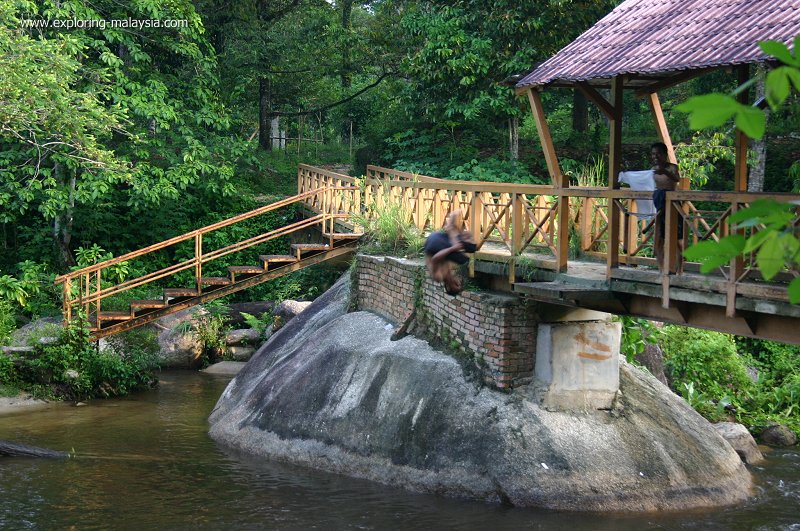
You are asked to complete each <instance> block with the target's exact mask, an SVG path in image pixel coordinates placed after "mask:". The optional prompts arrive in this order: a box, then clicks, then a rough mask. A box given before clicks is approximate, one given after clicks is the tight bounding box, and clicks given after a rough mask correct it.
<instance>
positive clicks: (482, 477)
mask: <svg viewBox="0 0 800 531" xmlns="http://www.w3.org/2000/svg"><path fill="white" fill-rule="evenodd" d="M347 298H348V285H347V284H346V282H345V280H342V281H340V282H338V283H337V284H336V285H335V286H334V287H333V288H332V289H331V290H329V291H328V292H327V293H325V294H324V295H323V296H321V297H320V298H319V299H318V300H317V301H315V302H314V304H312V305H311V306H310V307H309V308H307V309H306V310H305V311H303V312H302V313H300V314H299V315H298V316H297V317H295V318H294V319H293V320H292V321H290V322H289V323H288V324H287V325H286V326H285V327H283V328H282V329H281V330H280V331H278V332H276V333H275V334H274V335H273V336H272V337H271V338H270V340H269V341H268V342H267V343H266V344H264V345H263V346H262V347H261V348H260V349H259V350H258V351H257V352H256V354H255V355H254V356H253V358H252V359H251V360H250V362H249V363H248V364H247V365H246V366H245V367H244V369H243V370H242V371H241V372H240V373H239V374H238V375H237V376H236V378H234V379H233V380H232V381H231V383H230V384H229V386H228V387H227V389H226V390H225V392H224V393H223V395H222V397H221V398H220V400H219V402H218V403H217V405H216V407H215V409H214V411H213V412H212V414H211V417H210V419H209V421H210V426H211V427H210V434H211V436H212V437H213V438H214V439H216V440H217V441H219V442H220V443H222V444H223V445H226V446H229V447H232V448H234V449H238V450H239V451H243V452H245V453H248V454H252V455H257V456H262V457H264V458H269V459H278V460H283V461H287V462H291V463H296V464H300V465H305V466H310V467H314V468H318V469H322V470H328V471H331V472H337V473H341V474H346V475H350V476H354V477H359V478H366V479H370V480H374V481H378V482H381V483H386V484H390V485H393V486H398V487H403V488H406V489H410V490H416V491H425V492H432V493H438V494H443V495H448V496H454V497H468V498H474V499H480V500H486V501H491V502H504V503H509V504H513V505H519V506H538V507H548V508H553V509H563V510H583V511H586V510H591V511H651V510H661V509H683V508H688V507H702V506H712V505H722V504H730V503H735V502H738V501H741V500H743V499H744V498H746V497H747V496H748V494H749V493H750V488H751V478H750V475H749V473H748V472H747V470H746V468H745V467H744V465H743V464H742V462H741V460H740V459H739V456H738V455H737V454H736V452H734V450H733V449H732V448H731V446H730V445H729V444H728V443H727V442H726V441H725V440H724V439H723V438H722V437H720V435H719V434H718V433H717V432H716V431H715V430H714V428H713V426H711V424H709V423H708V422H707V421H706V420H705V419H703V418H702V417H701V416H700V415H698V414H697V413H696V412H695V411H694V410H692V409H691V408H690V407H689V406H688V405H687V404H686V403H685V402H684V401H683V400H682V399H681V398H680V397H678V396H676V395H675V394H673V393H672V392H671V391H670V390H669V389H668V388H667V387H665V386H664V385H662V384H661V383H659V382H658V381H657V380H656V379H655V378H653V377H652V376H650V375H648V374H645V373H644V372H643V371H640V370H639V369H636V368H635V367H632V366H631V365H628V364H626V363H622V368H621V374H620V389H621V393H620V397H619V399H618V400H617V402H616V404H615V406H614V407H613V408H612V409H611V410H605V411H599V410H589V411H584V412H568V413H567V412H553V411H546V410H545V409H543V408H541V407H540V406H539V404H538V402H537V400H536V398H535V397H534V396H532V395H533V393H532V392H531V390H530V389H528V388H520V389H517V390H515V391H514V392H513V393H510V394H509V393H503V392H500V391H496V390H492V389H489V388H487V387H482V386H481V385H480V384H479V383H478V382H476V381H475V380H474V379H472V378H469V377H468V376H466V375H465V372H464V369H463V368H462V366H461V365H460V364H459V362H458V361H457V360H456V359H454V358H452V357H450V356H449V355H447V354H443V353H442V352H439V351H436V350H434V349H433V348H431V347H430V345H429V344H428V343H427V342H425V341H422V340H419V339H416V338H414V337H412V336H408V337H405V338H403V339H401V340H399V341H395V342H392V341H390V335H391V330H386V329H385V326H386V322H385V321H384V320H383V319H381V318H380V317H378V316H376V315H374V314H371V313H367V312H355V313H350V314H346V313H345V312H346V309H347ZM529 387H532V386H529Z"/></svg>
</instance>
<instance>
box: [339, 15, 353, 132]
mask: <svg viewBox="0 0 800 531" xmlns="http://www.w3.org/2000/svg"><path fill="white" fill-rule="evenodd" d="M339 3H340V5H341V7H342V30H343V31H344V34H345V35H346V38H345V40H344V41H343V42H342V72H341V74H340V80H341V85H342V94H347V93H348V92H349V91H350V87H352V86H353V65H352V57H351V54H350V45H351V44H350V31H351V29H352V28H353V20H352V14H353V0H340V2H339ZM343 111H344V112H343V113H342V115H343V116H344V119H343V120H342V126H341V138H342V144H344V143H345V142H346V141H347V135H348V133H349V132H350V131H352V129H353V127H352V121H353V115H352V111H351V110H350V103H348V104H347V105H345V107H344V109H343Z"/></svg>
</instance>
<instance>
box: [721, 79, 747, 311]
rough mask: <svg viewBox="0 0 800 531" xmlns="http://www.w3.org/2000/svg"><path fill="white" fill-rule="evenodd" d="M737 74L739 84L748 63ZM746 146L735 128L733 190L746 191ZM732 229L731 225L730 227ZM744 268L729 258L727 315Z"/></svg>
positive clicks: (743, 99) (743, 100)
mask: <svg viewBox="0 0 800 531" xmlns="http://www.w3.org/2000/svg"><path fill="white" fill-rule="evenodd" d="M736 73H737V76H738V83H739V85H740V86H741V85H742V84H744V83H746V82H747V80H748V78H749V77H750V67H749V66H748V65H740V66H739V67H737V69H736ZM736 99H737V100H738V101H739V103H743V104H747V100H748V94H747V91H746V90H744V91H742V92H740V93H739V94H737V96H736ZM747 147H748V138H747V135H745V134H744V133H743V132H742V131H741V130H740V129H739V128H736V142H735V147H734V150H735V152H736V165H735V168H734V190H735V191H737V192H746V191H747V184H748V182H747V180H748V179H747ZM738 209H739V204H738V203H733V204H732V205H731V214H734V213H735V212H736V211H737V210H738ZM731 229H732V227H731ZM731 232H732V233H737V234H741V233H742V232H743V231H741V230H736V231H733V230H731ZM743 270H744V259H743V258H742V256H741V255H739V256H736V257H734V258H733V259H732V260H731V265H730V271H729V273H728V289H727V296H726V304H725V315H726V316H728V317H736V284H737V283H738V281H739V277H740V276H741V275H742V271H743Z"/></svg>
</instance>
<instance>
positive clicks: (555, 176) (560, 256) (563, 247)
mask: <svg viewBox="0 0 800 531" xmlns="http://www.w3.org/2000/svg"><path fill="white" fill-rule="evenodd" d="M528 101H529V102H530V104H531V110H532V111H533V120H534V122H535V123H536V130H537V131H538V132H539V140H540V141H541V143H542V151H543V152H544V160H545V162H546V163H547V171H548V173H549V174H550V179H551V180H552V182H553V186H554V187H556V188H557V189H564V188H569V180H568V179H567V177H566V175H564V174H562V173H561V168H560V167H559V165H558V157H557V156H556V150H555V147H554V146H553V138H552V137H551V136H550V128H549V127H548V125H547V120H546V119H545V115H544V107H543V106H542V98H541V96H540V95H539V92H538V91H535V90H533V89H529V90H528ZM557 191H558V190H557ZM558 192H559V193H558V200H557V201H558V207H557V217H558V240H557V241H558V247H557V252H556V269H557V270H558V271H559V272H564V271H566V270H567V265H568V260H569V197H568V196H566V195H565V194H564V193H562V192H560V191H558Z"/></svg>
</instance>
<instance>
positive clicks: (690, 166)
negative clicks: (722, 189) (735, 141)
mask: <svg viewBox="0 0 800 531" xmlns="http://www.w3.org/2000/svg"><path fill="white" fill-rule="evenodd" d="M675 156H676V158H677V159H678V166H679V170H680V173H681V176H682V177H684V178H687V179H689V180H690V181H691V182H692V187H693V188H702V187H703V186H705V184H706V183H707V182H708V180H709V177H710V176H711V175H713V174H714V172H715V170H716V165H717V164H718V163H719V162H720V161H727V162H731V163H732V162H733V161H734V158H735V156H734V152H733V146H732V145H731V142H730V140H729V139H728V137H726V136H725V135H723V134H722V133H712V134H710V135H709V134H704V133H701V132H698V133H695V135H694V136H693V137H692V141H691V142H690V143H688V144H687V143H684V142H681V143H679V144H678V145H676V146H675Z"/></svg>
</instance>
